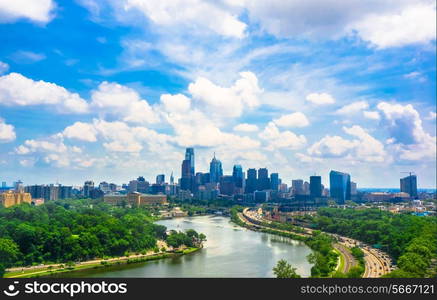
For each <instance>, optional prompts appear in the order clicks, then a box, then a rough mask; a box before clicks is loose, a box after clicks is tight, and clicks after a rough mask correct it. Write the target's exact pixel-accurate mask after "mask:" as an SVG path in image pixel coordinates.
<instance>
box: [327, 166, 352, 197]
mask: <svg viewBox="0 0 437 300" xmlns="http://www.w3.org/2000/svg"><path fill="white" fill-rule="evenodd" d="M329 183H330V188H329V190H330V195H331V198H334V199H336V200H337V202H338V203H339V204H344V203H345V202H346V200H351V177H350V175H349V174H347V173H342V172H338V171H331V172H330V173H329Z"/></svg>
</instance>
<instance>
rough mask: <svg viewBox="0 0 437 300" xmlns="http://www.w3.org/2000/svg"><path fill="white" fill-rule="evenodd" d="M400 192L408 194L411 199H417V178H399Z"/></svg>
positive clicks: (412, 176)
mask: <svg viewBox="0 0 437 300" xmlns="http://www.w3.org/2000/svg"><path fill="white" fill-rule="evenodd" d="M401 192H403V193H408V194H409V195H410V197H411V198H417V177H416V175H410V176H407V177H404V178H401Z"/></svg>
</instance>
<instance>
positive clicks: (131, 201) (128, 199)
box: [103, 193, 168, 207]
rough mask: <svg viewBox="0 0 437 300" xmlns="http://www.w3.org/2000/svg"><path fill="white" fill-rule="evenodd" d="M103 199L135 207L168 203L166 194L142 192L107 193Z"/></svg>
mask: <svg viewBox="0 0 437 300" xmlns="http://www.w3.org/2000/svg"><path fill="white" fill-rule="evenodd" d="M103 200H104V201H105V202H106V203H109V204H111V205H119V206H123V205H130V206H133V207H139V206H144V205H164V204H168V202H167V196H166V195H148V194H141V193H129V194H127V195H105V196H104V197H103Z"/></svg>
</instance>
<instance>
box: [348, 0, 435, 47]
mask: <svg viewBox="0 0 437 300" xmlns="http://www.w3.org/2000/svg"><path fill="white" fill-rule="evenodd" d="M422 2H423V3H420V1H417V2H416V3H411V5H407V6H405V7H404V8H402V9H401V10H400V11H393V12H389V13H387V14H377V13H373V14H371V15H369V16H367V17H366V18H364V19H362V20H360V21H358V22H357V23H355V24H354V25H352V26H353V28H354V29H355V30H357V31H358V32H359V35H360V36H361V37H362V38H363V39H364V40H367V41H371V42H372V43H373V44H375V45H376V46H377V47H379V48H387V47H399V46H404V45H409V44H417V43H422V44H424V43H428V42H429V41H432V40H435V37H436V26H435V20H436V6H435V2H434V1H432V2H431V1H422Z"/></svg>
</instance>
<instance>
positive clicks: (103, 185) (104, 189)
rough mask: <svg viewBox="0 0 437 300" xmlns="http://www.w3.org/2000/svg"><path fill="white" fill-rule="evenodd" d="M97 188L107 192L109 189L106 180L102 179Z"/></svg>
mask: <svg viewBox="0 0 437 300" xmlns="http://www.w3.org/2000/svg"><path fill="white" fill-rule="evenodd" d="M99 189H100V190H101V191H102V192H103V193H105V194H106V193H109V192H110V189H109V183H107V182H106V181H102V182H100V183H99Z"/></svg>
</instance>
